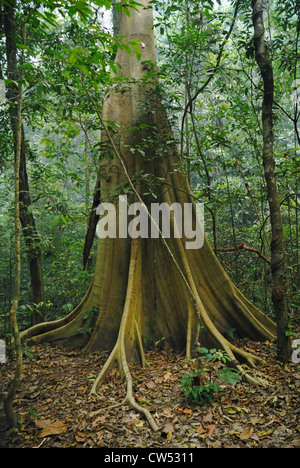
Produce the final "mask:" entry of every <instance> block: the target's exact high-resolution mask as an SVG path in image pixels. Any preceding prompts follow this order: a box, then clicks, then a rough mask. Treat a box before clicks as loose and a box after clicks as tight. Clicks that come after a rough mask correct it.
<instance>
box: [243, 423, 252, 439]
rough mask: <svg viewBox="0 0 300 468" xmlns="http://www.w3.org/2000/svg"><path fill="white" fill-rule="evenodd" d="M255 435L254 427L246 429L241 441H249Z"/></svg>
mask: <svg viewBox="0 0 300 468" xmlns="http://www.w3.org/2000/svg"><path fill="white" fill-rule="evenodd" d="M252 434H253V427H250V426H248V427H246V429H244V430H243V432H242V433H241V435H240V439H241V440H247V439H250V437H251V436H252Z"/></svg>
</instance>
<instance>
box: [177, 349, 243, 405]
mask: <svg viewBox="0 0 300 468" xmlns="http://www.w3.org/2000/svg"><path fill="white" fill-rule="evenodd" d="M197 355H198V356H197V359H195V360H194V361H193V364H192V365H193V368H191V370H190V371H189V372H188V373H185V374H182V375H181V379H180V383H181V386H180V389H181V391H182V392H183V393H184V395H185V396H186V397H187V399H188V400H189V401H190V402H192V403H195V404H197V405H200V406H204V405H205V404H206V403H208V402H210V401H212V399H213V396H214V394H215V393H216V392H219V391H221V390H222V387H221V385H220V383H222V382H223V383H227V384H230V385H234V384H235V383H237V382H240V380H241V376H240V374H239V372H238V370H237V369H235V368H232V367H229V366H226V365H225V364H226V363H227V362H229V361H230V358H229V356H228V355H227V354H226V353H225V352H224V351H222V350H217V349H210V350H208V349H207V348H200V349H199V350H198V351H197ZM208 362H214V363H215V369H216V372H215V375H214V377H215V379H216V380H218V382H216V381H214V380H213V372H212V371H211V370H210V369H207V368H206V367H205V363H206V364H208ZM219 382H220V383H219Z"/></svg>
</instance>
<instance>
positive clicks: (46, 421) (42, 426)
mask: <svg viewBox="0 0 300 468" xmlns="http://www.w3.org/2000/svg"><path fill="white" fill-rule="evenodd" d="M49 424H51V419H36V420H35V425H36V427H38V428H39V429H45V427H47V426H49Z"/></svg>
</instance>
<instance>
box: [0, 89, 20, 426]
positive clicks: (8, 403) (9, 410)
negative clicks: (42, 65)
mask: <svg viewBox="0 0 300 468" xmlns="http://www.w3.org/2000/svg"><path fill="white" fill-rule="evenodd" d="M22 93H23V90H22V84H19V86H18V100H17V121H16V157H15V263H16V267H15V268H16V271H15V290H14V297H13V301H12V306H11V310H10V322H11V328H12V334H13V339H14V346H15V352H16V370H15V375H14V379H13V381H12V383H11V386H10V388H9V390H8V393H7V395H6V398H5V400H4V409H5V413H6V417H7V422H8V425H9V427H12V428H16V427H17V418H16V415H15V411H14V408H13V401H14V397H15V395H16V392H17V390H18V387H19V383H20V380H21V375H22V347H21V340H20V334H19V328H18V322H17V310H18V305H19V300H20V284H21V239H20V208H19V207H20V162H21V145H22Z"/></svg>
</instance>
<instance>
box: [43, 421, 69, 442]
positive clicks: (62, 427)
mask: <svg viewBox="0 0 300 468" xmlns="http://www.w3.org/2000/svg"><path fill="white" fill-rule="evenodd" d="M67 429H68V428H67V425H66V424H65V423H64V422H62V421H60V420H59V419H57V420H56V421H54V422H53V423H50V424H48V425H47V426H46V427H45V428H44V429H43V430H42V431H41V432H40V433H39V434H38V438H40V439H41V438H43V437H48V436H52V435H57V434H63V433H64V432H66V431H67Z"/></svg>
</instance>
